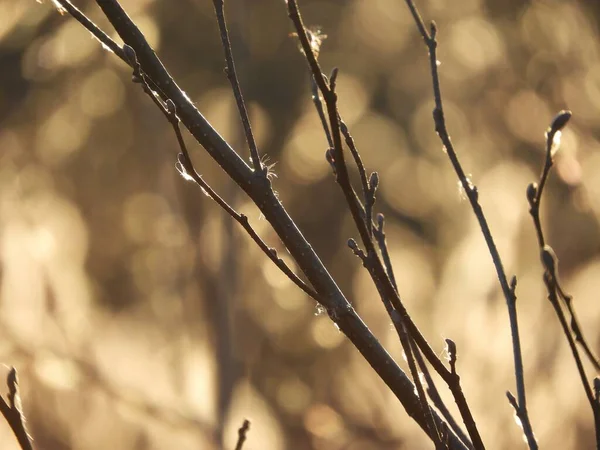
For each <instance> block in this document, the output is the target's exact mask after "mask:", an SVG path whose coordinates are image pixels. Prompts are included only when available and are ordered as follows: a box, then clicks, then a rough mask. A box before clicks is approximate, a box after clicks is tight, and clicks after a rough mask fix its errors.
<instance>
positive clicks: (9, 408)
mask: <svg viewBox="0 0 600 450" xmlns="http://www.w3.org/2000/svg"><path fill="white" fill-rule="evenodd" d="M6 384H7V386H8V397H7V398H8V403H7V402H6V400H4V398H3V397H2V396H0V412H2V415H3V416H4V419H5V420H6V421H7V422H8V425H10V428H11V430H12V431H13V434H14V435H15V437H16V438H17V441H18V442H19V446H20V447H21V449H23V450H33V444H32V443H31V438H30V437H29V434H28V433H27V428H26V427H25V416H24V415H23V410H22V408H21V398H20V396H19V391H18V387H19V381H18V379H17V370H16V369H15V368H14V367H11V368H10V371H9V372H8V375H7V377H6Z"/></svg>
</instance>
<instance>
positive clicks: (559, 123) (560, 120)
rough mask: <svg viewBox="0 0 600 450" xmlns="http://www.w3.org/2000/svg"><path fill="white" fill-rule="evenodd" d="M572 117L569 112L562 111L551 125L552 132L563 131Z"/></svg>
mask: <svg viewBox="0 0 600 450" xmlns="http://www.w3.org/2000/svg"><path fill="white" fill-rule="evenodd" d="M572 115H573V114H572V113H571V111H569V110H566V109H563V110H562V111H560V112H559V113H558V114H557V115H556V116H555V117H554V120H552V125H550V130H551V132H557V131H560V130H562V129H563V128H564V127H565V125H566V124H567V123H568V122H569V119H571V116H572Z"/></svg>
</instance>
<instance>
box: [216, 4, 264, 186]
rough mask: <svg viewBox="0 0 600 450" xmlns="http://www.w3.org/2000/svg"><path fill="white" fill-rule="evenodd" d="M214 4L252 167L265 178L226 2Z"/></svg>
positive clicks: (227, 71) (228, 75) (229, 77)
mask: <svg viewBox="0 0 600 450" xmlns="http://www.w3.org/2000/svg"><path fill="white" fill-rule="evenodd" d="M213 4H214V6H215V13H216V16H217V23H218V24H219V32H220V34H221V42H222V44H223V50H224V52H225V61H226V64H227V67H226V68H225V73H226V74H227V78H228V79H229V83H231V89H232V90H233V95H234V97H235V102H236V104H237V108H238V112H239V114H240V118H241V120H242V125H243V126H244V134H245V136H246V141H247V142H248V148H249V150H250V160H251V161H252V166H253V167H254V170H256V171H258V172H260V173H262V174H263V175H264V176H267V171H266V168H265V167H263V164H262V162H261V160H260V156H259V155H258V148H257V147H256V141H255V139H254V133H252V126H251V125H250V117H249V116H248V110H247V109H246V103H245V102H244V96H243V95H242V90H241V89H240V82H239V80H238V76H237V73H236V71H235V64H234V62H233V54H232V51H231V41H230V39H229V31H228V30H227V23H226V22H225V12H224V9H225V1H224V0H213Z"/></svg>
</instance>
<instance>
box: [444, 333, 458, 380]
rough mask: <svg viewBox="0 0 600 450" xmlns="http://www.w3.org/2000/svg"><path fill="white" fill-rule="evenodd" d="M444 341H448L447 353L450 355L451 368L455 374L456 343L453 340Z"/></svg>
mask: <svg viewBox="0 0 600 450" xmlns="http://www.w3.org/2000/svg"><path fill="white" fill-rule="evenodd" d="M444 340H445V341H446V353H447V354H448V361H449V362H450V367H452V372H454V370H455V364H456V343H455V342H454V341H453V340H452V339H444Z"/></svg>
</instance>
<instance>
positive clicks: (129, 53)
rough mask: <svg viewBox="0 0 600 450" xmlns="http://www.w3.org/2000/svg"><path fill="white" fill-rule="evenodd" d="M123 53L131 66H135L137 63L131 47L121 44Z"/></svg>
mask: <svg viewBox="0 0 600 450" xmlns="http://www.w3.org/2000/svg"><path fill="white" fill-rule="evenodd" d="M123 53H124V54H125V58H126V59H127V62H129V64H130V65H131V67H135V66H136V65H137V64H138V61H137V56H136V54H135V50H134V49H133V47H131V46H130V45H127V44H125V45H123Z"/></svg>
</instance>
